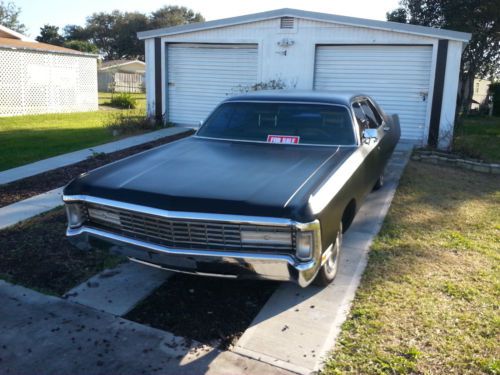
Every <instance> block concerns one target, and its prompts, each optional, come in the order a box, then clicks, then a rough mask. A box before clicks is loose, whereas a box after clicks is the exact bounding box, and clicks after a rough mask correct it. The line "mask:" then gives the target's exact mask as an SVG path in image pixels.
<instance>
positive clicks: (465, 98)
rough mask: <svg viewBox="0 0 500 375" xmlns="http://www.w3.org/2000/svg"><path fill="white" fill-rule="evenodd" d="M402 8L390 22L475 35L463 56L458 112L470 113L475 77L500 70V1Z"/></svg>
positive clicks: (424, 0) (413, 3) (414, 0)
mask: <svg viewBox="0 0 500 375" xmlns="http://www.w3.org/2000/svg"><path fill="white" fill-rule="evenodd" d="M400 5H401V7H400V8H398V9H396V10H394V11H392V12H389V13H387V19H388V20H389V21H396V22H407V23H411V24H414V25H422V26H431V27H438V28H445V29H451V30H457V31H463V32H468V33H471V34H472V38H471V40H470V41H469V43H468V45H467V46H466V48H465V50H464V51H463V54H462V65H461V71H460V78H461V86H460V92H459V98H458V99H459V102H458V103H459V108H458V109H462V110H465V111H468V110H469V108H470V104H471V102H472V94H473V82H474V78H475V77H476V76H481V77H487V76H490V75H493V76H494V75H496V74H498V73H499V70H500V11H499V9H500V0H402V1H401V2H400ZM403 15H404V16H403Z"/></svg>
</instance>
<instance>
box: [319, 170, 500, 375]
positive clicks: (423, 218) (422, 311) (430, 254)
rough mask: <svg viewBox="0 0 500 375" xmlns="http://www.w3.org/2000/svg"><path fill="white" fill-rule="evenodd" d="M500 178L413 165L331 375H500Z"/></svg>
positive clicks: (360, 291)
mask: <svg viewBox="0 0 500 375" xmlns="http://www.w3.org/2000/svg"><path fill="white" fill-rule="evenodd" d="M499 259H500V176H492V175H488V174H479V173H475V172H471V171H464V170H460V169H453V168H448V167H441V166H434V165H427V164H421V163H418V162H411V163H410V164H409V166H408V167H407V169H406V171H405V173H404V176H403V178H402V181H401V185H400V187H399V188H398V191H397V193H396V196H395V198H394V201H393V204H392V207H391V209H390V212H389V214H388V216H387V218H386V220H385V223H384V226H383V228H382V231H381V232H380V234H379V235H378V237H377V238H376V240H375V242H374V244H373V246H372V249H371V252H370V256H369V261H368V266H367V269H366V272H365V274H364V276H363V279H362V281H361V285H360V288H359V289H358V292H357V294H356V297H355V300H354V302H353V306H352V310H351V313H350V315H349V317H348V320H347V321H346V322H345V323H344V325H343V326H342V331H341V334H340V337H339V339H338V342H337V345H336V347H335V349H334V350H333V352H332V353H331V355H330V357H329V359H328V360H327V363H326V367H325V370H324V373H325V374H341V373H342V374H344V373H355V374H479V373H487V374H499V373H500V346H499V345H498V343H499V342H500V315H499V301H500V278H499V276H500V272H499V265H500V263H499Z"/></svg>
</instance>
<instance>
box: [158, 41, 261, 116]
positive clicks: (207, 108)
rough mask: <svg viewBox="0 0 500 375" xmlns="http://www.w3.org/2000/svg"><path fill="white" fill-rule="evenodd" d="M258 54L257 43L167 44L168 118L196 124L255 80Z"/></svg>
mask: <svg viewBox="0 0 500 375" xmlns="http://www.w3.org/2000/svg"><path fill="white" fill-rule="evenodd" d="M257 57H258V54H257V46H256V45H200V44H198V45H196V44H171V45H169V46H168V48H167V64H168V65H167V75H168V96H167V103H168V104H167V105H168V118H169V120H170V121H171V122H173V123H176V124H189V125H196V124H198V122H199V121H203V120H204V119H205V118H206V117H207V115H208V114H210V112H211V111H212V110H213V109H214V107H215V106H216V105H217V104H218V103H220V101H221V100H223V99H225V98H226V97H228V96H230V95H234V94H237V93H238V92H239V86H250V85H253V84H255V83H257V66H258V65H257Z"/></svg>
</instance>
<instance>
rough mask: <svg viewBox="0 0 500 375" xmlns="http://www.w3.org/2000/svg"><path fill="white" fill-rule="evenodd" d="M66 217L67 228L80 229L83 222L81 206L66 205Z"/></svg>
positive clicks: (83, 216)
mask: <svg viewBox="0 0 500 375" xmlns="http://www.w3.org/2000/svg"><path fill="white" fill-rule="evenodd" d="M66 216H67V217H68V226H69V227H70V228H78V227H80V226H81V225H82V224H83V221H84V220H85V215H84V214H83V210H82V206H81V205H80V204H78V203H66Z"/></svg>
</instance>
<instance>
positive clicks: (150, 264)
mask: <svg viewBox="0 0 500 375" xmlns="http://www.w3.org/2000/svg"><path fill="white" fill-rule="evenodd" d="M128 259H130V260H131V261H132V262H135V263H139V264H144V265H145V266H149V267H154V268H159V269H161V270H166V271H172V272H177V273H185V274H187V275H198V276H211V277H221V278H226V279H236V278H237V277H238V276H236V275H224V274H221V273H206V272H197V271H193V272H189V271H179V270H175V269H173V268H169V267H164V266H159V265H158V264H154V263H149V262H146V261H144V260H140V259H137V258H132V257H129V258H128Z"/></svg>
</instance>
